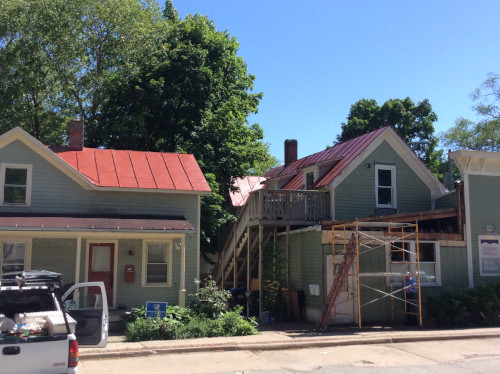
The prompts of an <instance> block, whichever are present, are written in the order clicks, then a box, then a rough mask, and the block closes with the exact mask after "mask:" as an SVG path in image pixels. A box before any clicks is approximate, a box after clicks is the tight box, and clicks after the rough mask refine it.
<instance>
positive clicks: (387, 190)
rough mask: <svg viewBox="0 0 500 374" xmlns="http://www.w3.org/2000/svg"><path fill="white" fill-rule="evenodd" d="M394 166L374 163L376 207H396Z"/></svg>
mask: <svg viewBox="0 0 500 374" xmlns="http://www.w3.org/2000/svg"><path fill="white" fill-rule="evenodd" d="M396 200H397V199H396V166H395V165H386V164H375V204H376V207H377V208H394V209H396V208H397V204H396V202H397V201H396Z"/></svg>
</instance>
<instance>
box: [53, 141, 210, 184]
mask: <svg viewBox="0 0 500 374" xmlns="http://www.w3.org/2000/svg"><path fill="white" fill-rule="evenodd" d="M51 149H52V150H53V151H54V152H55V153H56V154H57V155H58V156H59V157H60V158H61V159H63V160H64V161H66V162H67V163H68V164H69V165H71V166H72V167H73V168H74V169H76V170H77V171H78V172H80V173H81V174H82V175H84V176H85V177H86V178H87V179H88V180H89V181H90V182H92V183H93V184H95V185H97V186H99V187H114V188H141V189H146V190H147V189H152V190H154V189H156V190H175V191H196V192H210V187H209V185H208V183H207V181H206V180H205V177H204V176H203V173H202V172H201V169H200V167H199V165H198V163H197V162H196V159H195V158H194V156H193V155H191V154H177V153H159V152H142V151H119V150H109V149H94V148H84V149H83V150H82V151H70V150H67V149H62V148H61V147H58V148H56V147H54V148H51Z"/></svg>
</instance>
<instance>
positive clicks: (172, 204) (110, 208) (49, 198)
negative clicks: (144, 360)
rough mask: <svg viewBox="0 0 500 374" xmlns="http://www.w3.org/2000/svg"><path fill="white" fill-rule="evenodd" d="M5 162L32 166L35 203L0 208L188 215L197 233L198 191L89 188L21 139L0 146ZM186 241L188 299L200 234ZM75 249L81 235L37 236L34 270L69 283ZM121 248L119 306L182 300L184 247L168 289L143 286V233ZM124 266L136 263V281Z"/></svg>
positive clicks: (176, 253)
mask: <svg viewBox="0 0 500 374" xmlns="http://www.w3.org/2000/svg"><path fill="white" fill-rule="evenodd" d="M0 162H1V163H16V164H30V165H32V172H33V175H32V193H31V206H30V207H12V206H10V207H8V206H2V207H0V212H20V213H21V212H22V213H56V214H93V215H99V214H103V215H115V214H116V215H128V214H130V215H133V214H138V215H158V216H160V215H161V216H183V217H185V218H186V219H187V220H188V221H189V222H190V223H191V224H192V225H193V226H194V227H195V230H196V231H198V230H199V227H197V224H198V214H199V212H198V195H197V194H191V193H179V192H174V193H157V192H151V193H148V192H122V191H113V192H110V191H107V192H106V191H92V190H86V189H85V188H83V187H82V186H81V185H80V184H78V183H76V182H75V181H74V180H72V179H71V178H70V177H68V176H67V175H66V174H64V173H63V172H61V171H60V170H59V169H57V168H56V167H55V166H54V165H52V164H51V163H49V162H48V161H47V160H45V159H44V158H42V157H40V156H39V155H38V154H37V153H36V152H34V151H32V150H31V149H30V148H29V147H27V146H25V145H24V143H22V142H20V141H14V142H12V143H11V144H9V145H7V146H5V147H3V148H2V149H0ZM75 236H76V234H75ZM82 238H83V240H82V244H81V248H82V251H81V258H80V264H81V268H80V269H81V270H80V275H79V280H80V282H81V281H84V280H85V279H86V275H85V271H86V270H85V264H86V248H87V247H86V245H87V244H86V243H87V240H86V238H85V234H84V233H83V234H82ZM103 241H105V240H103ZM185 244H186V277H185V279H186V290H187V296H188V302H189V301H190V297H189V294H193V293H194V292H195V291H196V285H195V283H194V280H195V278H196V277H197V266H198V253H197V234H196V233H189V234H186V237H185ZM76 247H77V240H76V238H75V239H33V246H32V264H31V268H32V269H47V270H54V271H57V272H61V273H63V274H64V280H65V282H66V283H73V282H74V281H75V271H76V270H75V269H76ZM129 249H134V253H135V254H134V256H128V254H127V253H128V250H129ZM118 252H119V253H118V254H119V256H118V264H117V284H116V285H115V288H116V289H117V299H116V305H117V306H118V305H120V304H122V305H126V306H127V307H128V308H130V307H135V306H140V305H142V304H143V303H144V302H145V301H147V300H153V301H154V300H156V301H162V300H166V301H168V302H169V303H170V304H172V305H175V304H177V303H178V295H179V288H180V256H181V251H180V249H175V246H174V249H173V264H172V270H173V271H172V286H171V287H168V288H166V287H142V286H141V279H142V278H141V276H142V239H141V238H140V234H138V238H137V239H135V240H119V241H118ZM125 265H134V266H135V270H136V276H135V282H134V283H132V284H131V283H126V282H125V280H124V278H125V275H124V269H125Z"/></svg>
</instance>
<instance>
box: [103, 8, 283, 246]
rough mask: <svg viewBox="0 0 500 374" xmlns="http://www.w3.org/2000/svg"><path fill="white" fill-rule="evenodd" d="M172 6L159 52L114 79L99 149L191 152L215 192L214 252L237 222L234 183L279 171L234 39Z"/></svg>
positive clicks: (210, 234)
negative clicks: (254, 118) (264, 168)
mask: <svg viewBox="0 0 500 374" xmlns="http://www.w3.org/2000/svg"><path fill="white" fill-rule="evenodd" d="M169 4H170V3H169V2H168V3H167V8H166V10H165V12H164V15H165V21H166V23H167V26H166V27H165V30H164V33H163V34H162V35H161V40H160V41H159V42H160V47H159V48H157V49H156V51H153V52H152V53H150V54H149V55H148V56H147V58H146V59H144V60H143V61H142V63H141V66H140V69H138V70H137V71H136V72H135V73H134V74H132V75H130V76H129V77H126V79H124V78H123V76H121V75H116V79H115V80H114V81H113V82H112V84H111V85H110V86H109V90H108V99H107V101H106V103H105V104H104V106H103V109H102V113H101V115H100V116H99V121H98V122H99V124H100V131H101V132H100V133H99V134H98V136H97V137H95V138H94V141H95V145H98V146H104V147H109V148H115V149H120V148H122V149H138V150H146V149H147V150H155V151H163V152H165V151H166V152H188V153H193V154H194V155H195V157H196V159H197V160H198V162H199V163H200V165H201V168H202V170H203V172H204V173H205V175H206V176H207V178H208V180H209V182H210V184H211V187H212V190H213V193H212V195H210V196H206V197H204V198H203V200H202V203H203V207H202V209H203V214H202V226H203V232H202V234H203V237H204V239H205V240H204V241H203V247H202V249H203V250H204V251H210V250H214V249H215V245H214V244H215V243H214V242H213V240H214V239H215V237H216V233H217V228H218V227H219V226H220V225H221V224H222V223H224V222H226V221H228V220H230V219H232V216H231V215H230V214H229V213H228V206H227V204H226V203H227V201H228V191H229V189H230V187H231V185H232V181H233V180H234V178H235V177H241V176H244V175H247V174H248V173H249V172H251V171H252V170H258V169H259V166H261V165H262V164H265V165H268V164H271V166H275V160H273V158H272V157H271V156H270V155H269V152H268V147H267V145H266V144H265V143H264V142H262V138H263V131H262V129H261V128H260V127H259V125H257V124H253V125H249V124H248V123H247V120H246V119H247V117H248V115H249V114H250V113H255V112H256V111H257V105H258V103H259V101H260V99H261V98H262V94H261V93H252V92H251V91H252V88H253V81H254V79H255V77H254V76H253V75H252V74H249V73H248V72H247V66H246V64H245V62H244V60H243V59H242V58H241V57H240V56H238V55H237V52H238V48H239V44H238V42H237V40H236V39H235V38H234V37H232V36H230V35H229V33H228V32H222V31H217V30H216V28H215V26H214V24H213V22H212V21H210V20H209V19H208V18H206V17H202V16H199V15H195V16H191V15H188V16H187V17H186V18H185V19H184V20H180V19H179V18H178V16H177V14H176V12H174V11H173V8H171V7H170V6H169Z"/></svg>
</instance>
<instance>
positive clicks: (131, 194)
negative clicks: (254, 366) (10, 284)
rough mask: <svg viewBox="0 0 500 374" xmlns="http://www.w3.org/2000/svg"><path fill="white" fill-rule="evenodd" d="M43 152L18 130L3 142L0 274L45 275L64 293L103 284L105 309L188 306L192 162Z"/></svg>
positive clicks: (195, 268) (195, 267)
mask: <svg viewBox="0 0 500 374" xmlns="http://www.w3.org/2000/svg"><path fill="white" fill-rule="evenodd" d="M83 141H84V126H83V122H82V121H79V120H75V121H72V122H71V124H70V131H69V146H67V147H48V146H46V145H44V144H42V143H40V142H39V141H38V140H36V139H35V138H33V137H32V136H31V135H29V134H28V133H26V132H25V131H23V130H22V129H20V128H14V129H12V130H10V131H9V132H7V133H5V134H3V135H1V136H0V267H1V271H2V272H4V273H5V272H9V271H20V270H29V269H45V270H50V271H55V272H59V273H62V274H63V280H64V282H65V283H66V284H71V283H78V282H84V281H103V282H104V283H105V286H106V290H107V294H108V295H107V296H108V297H107V299H108V302H109V307H110V309H123V308H127V309H130V308H132V307H138V306H141V305H144V304H145V302H146V301H148V300H150V301H167V302H168V303H169V304H170V305H177V304H180V305H184V304H185V303H186V297H187V296H186V295H189V294H192V293H194V292H195V290H196V285H195V283H194V279H195V278H199V274H200V197H201V195H203V194H207V193H210V188H209V186H208V184H207V182H206V180H205V178H204V176H203V174H202V172H201V170H200V168H199V166H198V164H197V162H196V160H195V159H194V157H193V156H192V155H189V154H173V153H155V152H139V151H116V150H108V149H92V148H86V147H84V146H83Z"/></svg>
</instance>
